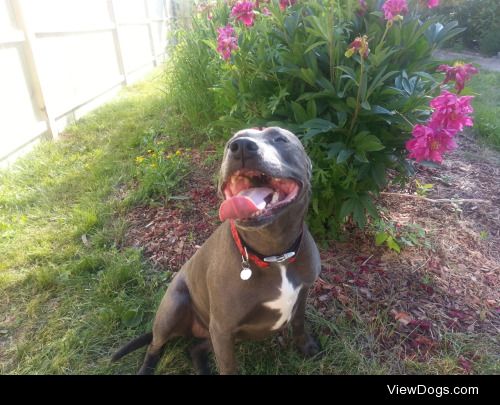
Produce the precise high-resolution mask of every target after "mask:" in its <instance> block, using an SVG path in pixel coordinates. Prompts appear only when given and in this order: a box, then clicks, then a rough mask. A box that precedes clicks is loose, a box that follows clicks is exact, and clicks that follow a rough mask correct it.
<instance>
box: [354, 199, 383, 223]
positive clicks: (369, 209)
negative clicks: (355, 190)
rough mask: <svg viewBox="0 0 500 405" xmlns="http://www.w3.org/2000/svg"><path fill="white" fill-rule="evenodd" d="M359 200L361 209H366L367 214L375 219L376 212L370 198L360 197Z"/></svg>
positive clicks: (376, 216)
mask: <svg viewBox="0 0 500 405" xmlns="http://www.w3.org/2000/svg"><path fill="white" fill-rule="evenodd" d="M359 200H360V201H361V204H363V207H364V208H365V209H366V211H367V212H368V214H369V215H370V216H371V217H372V218H375V219H377V218H378V217H379V216H378V212H377V208H375V205H373V202H372V199H371V198H370V196H369V195H362V196H361V197H360V198H359Z"/></svg>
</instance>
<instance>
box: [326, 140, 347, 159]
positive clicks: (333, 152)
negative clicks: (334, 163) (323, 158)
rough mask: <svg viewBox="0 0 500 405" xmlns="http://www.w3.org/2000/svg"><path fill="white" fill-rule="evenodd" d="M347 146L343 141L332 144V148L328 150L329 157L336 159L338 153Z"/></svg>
mask: <svg viewBox="0 0 500 405" xmlns="http://www.w3.org/2000/svg"><path fill="white" fill-rule="evenodd" d="M344 148H345V144H344V143H343V142H335V143H332V144H331V145H330V149H329V150H328V159H336V158H337V155H338V153H339V152H340V151H341V150H342V149H344Z"/></svg>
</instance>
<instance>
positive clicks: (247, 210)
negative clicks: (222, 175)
mask: <svg viewBox="0 0 500 405" xmlns="http://www.w3.org/2000/svg"><path fill="white" fill-rule="evenodd" d="M222 191H223V193H224V197H225V200H224V202H223V203H222V204H221V206H220V209H219V217H220V219H221V221H225V220H226V219H238V220H242V221H255V220H260V219H263V218H266V217H270V216H272V215H275V214H276V213H277V212H278V211H280V210H282V209H283V208H285V207H286V206H287V205H288V204H290V203H291V202H292V201H293V200H294V199H295V198H296V197H297V195H298V194H299V191H300V184H299V183H298V182H297V181H295V180H293V179H288V178H280V177H272V176H270V175H268V174H266V173H263V172H260V171H258V170H246V169H242V170H238V171H236V172H235V173H233V174H232V175H231V176H230V177H229V178H228V180H227V181H226V182H225V183H224V185H223V187H222Z"/></svg>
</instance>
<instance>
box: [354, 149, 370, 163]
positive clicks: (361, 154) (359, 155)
mask: <svg viewBox="0 0 500 405" xmlns="http://www.w3.org/2000/svg"><path fill="white" fill-rule="evenodd" d="M354 159H356V160H357V161H358V162H361V163H370V162H369V161H368V159H367V158H366V153H365V152H362V151H360V152H356V153H355V154H354Z"/></svg>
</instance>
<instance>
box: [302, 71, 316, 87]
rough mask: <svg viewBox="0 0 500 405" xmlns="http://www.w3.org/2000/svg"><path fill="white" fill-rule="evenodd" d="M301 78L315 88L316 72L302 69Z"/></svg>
mask: <svg viewBox="0 0 500 405" xmlns="http://www.w3.org/2000/svg"><path fill="white" fill-rule="evenodd" d="M300 76H301V77H302V79H304V81H305V82H306V83H307V84H310V85H311V86H314V83H315V78H316V75H315V74H314V72H313V71H312V69H309V68H301V69H300Z"/></svg>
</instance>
